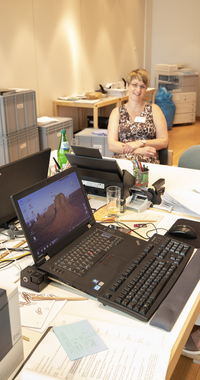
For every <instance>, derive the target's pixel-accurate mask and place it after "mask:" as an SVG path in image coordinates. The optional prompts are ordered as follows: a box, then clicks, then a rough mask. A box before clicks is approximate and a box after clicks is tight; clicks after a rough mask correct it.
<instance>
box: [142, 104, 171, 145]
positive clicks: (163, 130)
mask: <svg viewBox="0 0 200 380" xmlns="http://www.w3.org/2000/svg"><path fill="white" fill-rule="evenodd" d="M152 113H153V121H154V124H155V127H156V139H152V140H147V141H146V145H147V146H151V147H154V148H155V149H156V150H160V149H163V148H166V147H167V146H168V130H167V122H166V119H165V116H164V115H163V113H162V111H161V109H160V107H158V105H157V104H152Z"/></svg>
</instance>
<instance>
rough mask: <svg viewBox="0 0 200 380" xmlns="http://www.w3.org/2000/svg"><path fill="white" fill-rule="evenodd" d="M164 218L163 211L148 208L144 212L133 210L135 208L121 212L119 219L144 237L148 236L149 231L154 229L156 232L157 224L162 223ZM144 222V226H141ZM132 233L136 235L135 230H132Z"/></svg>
mask: <svg viewBox="0 0 200 380" xmlns="http://www.w3.org/2000/svg"><path fill="white" fill-rule="evenodd" d="M162 218H163V214H162V213H160V212H156V211H152V210H146V211H143V212H133V210H126V212H125V214H124V215H123V214H120V216H119V218H118V220H119V222H122V223H124V224H125V225H127V226H128V227H129V228H131V229H133V230H135V231H136V233H138V234H140V235H141V236H142V237H145V238H147V237H148V236H147V232H148V231H150V230H152V231H153V233H155V232H156V231H155V229H156V226H157V225H158V224H159V223H160V221H161V220H162ZM142 224H143V225H144V226H141V227H139V225H142ZM145 224H146V225H145ZM137 226H138V227H137ZM132 235H134V232H132ZM135 235H137V234H135ZM150 236H151V235H149V237H150Z"/></svg>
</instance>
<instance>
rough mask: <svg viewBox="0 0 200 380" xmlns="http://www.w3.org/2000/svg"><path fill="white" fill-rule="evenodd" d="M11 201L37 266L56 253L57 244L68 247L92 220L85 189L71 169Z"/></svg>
mask: <svg viewBox="0 0 200 380" xmlns="http://www.w3.org/2000/svg"><path fill="white" fill-rule="evenodd" d="M70 171H71V172H70ZM13 198H14V199H13V201H14V203H15V205H16V204H17V207H16V208H17V210H16V211H17V212H18V217H19V220H20V222H21V224H22V228H23V229H24V232H25V235H26V238H27V241H28V243H29V245H30V246H31V247H32V251H33V252H34V253H35V255H36V260H35V261H36V262H37V261H40V260H42V258H43V257H44V256H46V255H47V254H48V255H49V254H50V253H51V252H52V253H54V248H55V251H57V248H56V247H57V246H60V244H59V243H62V242H65V243H69V241H70V240H71V239H72V240H73V238H74V237H77V236H79V233H78V230H79V229H80V227H81V226H83V225H84V224H85V223H87V222H88V221H89V220H90V218H91V208H90V206H89V203H88V201H87V198H86V195H85V194H84V189H83V187H82V185H81V182H80V180H79V178H78V176H77V173H76V171H74V170H73V169H72V168H71V169H68V170H67V171H65V172H61V173H59V174H56V175H55V176H54V177H51V178H49V179H48V180H46V181H42V182H40V183H39V184H37V185H36V186H34V187H33V188H30V189H26V190H25V191H24V195H23V192H22V193H21V194H20V195H18V194H16V195H14V196H13ZM76 231H77V232H76ZM68 237H69V239H67V238H68ZM70 237H71V239H70ZM65 243H63V245H65ZM61 246H62V245H61ZM31 247H30V248H31ZM50 256H51V254H50Z"/></svg>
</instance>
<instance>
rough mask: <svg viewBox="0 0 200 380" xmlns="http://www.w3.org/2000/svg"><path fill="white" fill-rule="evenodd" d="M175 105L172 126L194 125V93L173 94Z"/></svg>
mask: <svg viewBox="0 0 200 380" xmlns="http://www.w3.org/2000/svg"><path fill="white" fill-rule="evenodd" d="M172 99H173V101H174V103H175V105H176V114H175V118H174V122H173V124H185V123H194V122H195V120H196V92H177V93H176V92H173V93H172Z"/></svg>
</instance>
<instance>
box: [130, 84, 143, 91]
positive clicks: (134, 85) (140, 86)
mask: <svg viewBox="0 0 200 380" xmlns="http://www.w3.org/2000/svg"><path fill="white" fill-rule="evenodd" d="M130 84H131V86H132V87H134V88H138V87H139V88H140V89H141V90H146V86H145V85H144V84H142V85H139V84H137V83H130Z"/></svg>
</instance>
